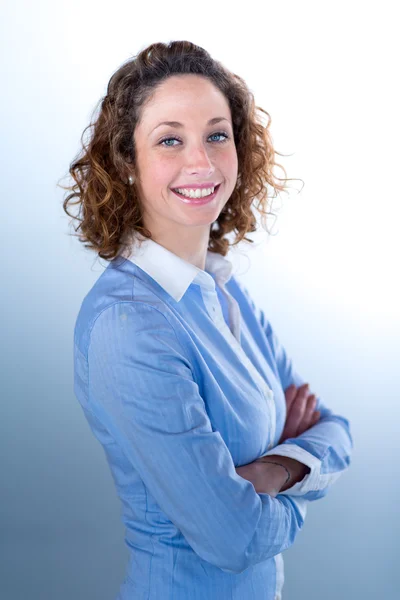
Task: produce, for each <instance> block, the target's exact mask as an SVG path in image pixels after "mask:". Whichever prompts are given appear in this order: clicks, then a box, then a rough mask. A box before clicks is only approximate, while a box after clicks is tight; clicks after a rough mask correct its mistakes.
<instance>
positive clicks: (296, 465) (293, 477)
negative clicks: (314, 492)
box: [257, 454, 311, 492]
mask: <svg viewBox="0 0 400 600" xmlns="http://www.w3.org/2000/svg"><path fill="white" fill-rule="evenodd" d="M257 460H259V461H261V462H264V463H267V462H270V463H272V464H274V463H279V464H280V465H281V467H278V466H277V467H276V469H277V470H278V468H280V471H282V476H281V481H282V485H281V487H280V490H279V491H281V492H284V491H285V490H287V489H288V488H290V487H292V486H293V485H295V484H296V483H298V482H300V481H302V480H303V479H304V477H305V476H306V475H307V474H308V473H310V472H311V469H310V467H308V466H307V465H305V464H303V463H301V462H299V461H298V460H296V459H294V458H290V457H289V456H280V455H279V454H269V455H267V456H262V457H261V458H260V459H257ZM282 467H283V468H282ZM285 469H287V471H286V470H285ZM287 472H289V474H290V478H288V476H287Z"/></svg>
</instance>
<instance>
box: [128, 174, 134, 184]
mask: <svg viewBox="0 0 400 600" xmlns="http://www.w3.org/2000/svg"><path fill="white" fill-rule="evenodd" d="M128 181H129V184H130V185H132V184H133V182H134V181H135V180H134V178H133V177H132V175H129V177H128Z"/></svg>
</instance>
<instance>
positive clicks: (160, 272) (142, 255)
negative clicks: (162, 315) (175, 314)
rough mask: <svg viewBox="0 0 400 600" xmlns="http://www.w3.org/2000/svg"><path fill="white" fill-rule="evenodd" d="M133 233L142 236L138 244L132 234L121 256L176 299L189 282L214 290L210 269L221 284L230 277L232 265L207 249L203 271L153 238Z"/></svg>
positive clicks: (178, 298) (179, 298) (181, 294)
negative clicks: (128, 249)
mask: <svg viewBox="0 0 400 600" xmlns="http://www.w3.org/2000/svg"><path fill="white" fill-rule="evenodd" d="M137 237H140V239H141V240H143V241H142V243H141V246H140V248H139V244H138V243H137V240H136V238H135V239H134V241H133V243H132V247H131V250H130V252H128V253H126V254H125V255H124V256H125V258H127V259H128V260H130V261H131V262H133V263H134V264H136V265H137V266H138V267H140V268H141V269H143V271H145V272H146V273H147V274H148V275H150V276H151V277H152V278H153V279H155V280H156V281H157V283H158V284H159V285H160V286H161V287H162V288H164V290H165V291H166V292H168V293H169V294H170V295H171V296H172V297H173V298H174V300H176V301H177V302H179V301H180V300H181V298H182V296H183V295H184V294H185V292H186V290H187V289H188V287H189V285H190V284H191V283H197V284H199V285H201V286H202V287H203V288H205V289H209V290H214V289H215V282H214V279H213V278H212V276H211V275H210V273H213V275H214V277H215V279H216V281H217V283H218V284H219V285H220V286H222V287H223V286H224V285H225V283H226V282H227V281H229V279H230V278H231V275H232V269H233V265H232V263H231V261H230V260H228V259H227V258H225V257H224V256H222V255H221V254H218V253H216V252H210V251H209V250H208V251H207V255H206V264H205V270H204V271H203V270H202V269H199V268H198V267H196V266H195V265H193V264H192V263H190V262H188V261H186V260H184V259H183V258H181V257H180V256H177V255H176V254H174V253H173V252H171V251H170V250H167V249H166V248H164V246H161V245H160V244H158V243H157V242H155V241H154V240H150V239H147V238H144V237H143V236H139V235H137ZM206 271H209V273H207V272H206Z"/></svg>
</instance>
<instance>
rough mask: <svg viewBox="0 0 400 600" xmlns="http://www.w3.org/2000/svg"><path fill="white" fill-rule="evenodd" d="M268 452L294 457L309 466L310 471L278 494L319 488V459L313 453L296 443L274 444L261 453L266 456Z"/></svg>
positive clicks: (300, 492)
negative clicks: (273, 446)
mask: <svg viewBox="0 0 400 600" xmlns="http://www.w3.org/2000/svg"><path fill="white" fill-rule="evenodd" d="M270 454H278V455H279V456H288V457H289V458H294V459H295V460H298V461H299V462H301V463H303V464H304V465H307V467H310V472H309V473H307V474H306V475H305V477H304V478H303V479H302V480H301V481H298V482H297V483H295V484H294V485H292V487H290V488H288V489H287V490H285V491H284V492H279V493H280V494H287V495H290V496H302V495H303V494H306V493H307V492H311V491H316V490H319V489H320V483H321V461H320V460H319V458H316V457H315V456H314V455H313V454H310V452H307V450H304V448H300V447H299V446H296V444H280V445H279V446H275V448H271V449H270V450H268V452H265V454H262V456H268V455H270ZM260 458H261V457H260Z"/></svg>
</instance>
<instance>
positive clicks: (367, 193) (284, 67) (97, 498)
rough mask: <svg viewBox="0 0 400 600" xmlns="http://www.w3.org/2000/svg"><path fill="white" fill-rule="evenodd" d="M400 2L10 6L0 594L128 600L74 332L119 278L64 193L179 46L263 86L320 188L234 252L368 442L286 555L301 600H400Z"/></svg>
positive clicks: (300, 165)
mask: <svg viewBox="0 0 400 600" xmlns="http://www.w3.org/2000/svg"><path fill="white" fill-rule="evenodd" d="M394 4H395V3H393V2H385V1H380V2H375V3H371V2H369V3H365V2H351V1H347V2H335V3H326V2H317V1H315V2H307V1H302V2H268V1H265V0H264V1H263V2H259V3H254V2H246V3H244V4H243V6H242V8H241V9H240V6H239V7H237V8H234V7H233V5H230V4H228V3H226V4H221V5H217V3H216V2H209V1H204V2H201V3H197V4H195V3H187V2H173V3H172V4H171V3H168V4H167V3H163V4H160V5H159V6H156V5H154V4H153V3H145V6H144V7H140V8H139V3H134V2H125V1H118V0H115V1H114V2H112V3H110V2H99V1H96V2H95V1H94V0H93V1H92V0H86V1H85V0H80V1H79V2H78V1H76V0H68V2H66V1H58V2H50V1H47V2H44V1H36V2H28V1H18V0H17V1H15V0H13V1H11V0H8V1H5V2H3V3H2V8H1V14H0V17H1V18H0V22H1V45H2V48H1V50H2V51H1V57H2V64H1V67H2V73H1V83H2V85H1V94H0V102H1V117H2V136H1V166H2V178H1V181H2V190H1V192H2V193H1V196H2V206H3V211H2V214H3V217H4V216H5V226H3V228H2V235H1V243H2V248H3V250H2V255H3V258H4V259H5V260H4V261H3V263H2V273H3V276H2V282H3V285H2V289H1V300H2V310H1V332H2V335H1V339H2V342H3V344H2V351H1V380H2V385H1V390H2V398H1V414H0V439H1V448H0V456H1V464H0V468H1V474H2V477H1V484H0V486H1V514H0V528H1V535H0V542H1V556H0V598H1V599H2V600H3V599H4V600H22V599H24V600H26V599H27V598H29V600H54V599H57V600H72V599H74V600H75V599H77V600H80V599H89V600H92V599H94V600H114V598H115V596H116V594H117V591H118V588H119V584H120V582H121V581H122V579H123V576H124V572H125V566H126V562H127V558H128V554H127V551H126V549H125V547H124V542H123V535H124V529H123V526H122V522H121V520H120V505H119V501H118V499H117V497H116V494H115V491H114V486H113V482H112V479H111V474H110V472H109V470H108V466H107V464H106V461H105V457H104V454H103V450H102V448H101V446H100V445H99V444H98V442H97V441H96V440H95V439H94V437H93V436H92V434H91V432H90V430H89V427H88V425H87V423H86V421H85V418H84V415H83V413H82V412H81V408H80V406H79V404H78V401H77V400H76V399H75V396H74V393H73V362H72V336H73V327H74V324H75V319H76V316H77V313H78V310H79V308H80V305H81V302H82V300H83V297H84V296H85V294H86V293H87V292H88V291H89V289H90V288H91V286H92V285H93V283H94V282H95V281H96V279H97V278H98V277H99V275H100V274H101V272H102V271H103V269H104V267H105V266H106V265H107V263H106V262H105V261H100V262H99V261H97V260H96V256H95V255H94V254H92V253H91V252H90V251H88V250H85V249H84V248H83V247H82V246H81V245H80V244H79V242H78V240H77V239H75V238H73V237H71V236H70V235H69V233H71V232H72V231H73V230H72V229H71V228H70V227H69V225H68V223H69V219H68V217H67V216H66V215H65V214H64V213H63V211H62V208H61V204H62V200H63V197H64V191H63V190H62V189H61V188H59V187H57V182H59V181H60V178H62V177H63V176H64V175H66V174H67V172H68V167H69V164H70V163H71V162H72V160H73V158H74V157H75V155H76V154H77V152H78V151H79V150H80V136H81V134H82V132H83V129H84V128H85V127H86V125H88V123H89V120H90V116H91V113H92V110H93V109H94V107H95V105H96V104H97V102H98V100H99V99H100V97H101V96H103V95H104V94H105V91H106V85H107V83H108V81H109V79H110V77H111V75H112V73H113V72H114V71H115V70H116V69H117V68H118V67H119V66H120V65H121V64H122V63H123V62H124V61H125V60H126V59H127V58H128V57H130V56H132V55H134V54H136V53H137V52H139V51H140V50H141V49H142V48H144V47H145V46H146V45H147V44H149V43H151V42H154V41H164V42H168V41H170V40H173V39H189V40H191V41H193V42H195V43H198V44H200V45H202V46H204V47H205V48H206V49H207V50H208V51H209V52H210V53H211V54H212V55H213V56H214V57H215V58H217V59H218V60H221V61H222V62H223V63H224V64H225V65H226V66H227V67H228V68H230V69H231V70H233V71H234V72H235V73H238V74H239V75H241V76H242V77H243V78H244V79H245V80H246V81H247V83H248V85H249V86H250V88H251V89H252V91H253V93H254V94H255V97H256V103H257V104H258V105H261V106H262V107H264V108H265V109H266V110H267V111H268V112H269V113H270V115H271V116H272V125H271V131H272V136H273V140H274V144H275V147H276V150H278V151H279V152H281V153H284V154H286V155H290V156H287V157H278V162H281V163H282V164H283V165H284V166H285V168H286V169H287V173H288V177H293V178H301V179H302V180H303V181H304V182H305V186H304V187H303V188H302V189H301V186H302V184H301V182H300V181H293V182H292V184H291V185H292V190H291V192H290V195H286V194H283V195H281V198H280V199H279V198H278V199H275V200H274V201H273V206H272V210H273V212H274V213H275V217H270V219H269V228H270V230H272V231H273V235H271V236H268V234H266V233H265V232H263V231H261V232H259V233H257V234H253V236H252V239H253V240H254V242H255V243H254V245H253V247H251V246H250V245H249V244H246V243H245V244H242V245H241V246H240V247H239V248H237V249H236V250H235V251H232V253H231V258H232V260H234V261H235V262H237V263H238V264H239V266H240V274H241V276H242V281H243V282H244V283H245V285H247V286H248V287H249V289H250V292H251V293H252V295H253V297H254V299H255V300H256V302H257V303H258V304H259V305H260V306H261V307H262V308H263V309H264V310H265V311H266V315H267V317H268V318H269V319H270V320H271V322H272V323H273V325H274V328H275V329H276V331H277V333H278V334H279V337H280V339H281V341H282V342H283V343H284V344H285V346H286V348H287V350H288V352H289V354H290V355H291V356H292V358H293V360H294V362H295V365H296V368H297V370H298V371H299V372H300V373H302V375H303V376H304V377H305V378H306V380H307V381H309V382H310V385H311V388H312V390H313V391H316V392H317V394H318V395H320V396H321V398H322V399H323V401H324V402H325V403H326V404H327V406H329V407H330V408H332V409H333V410H334V411H336V412H338V413H340V414H343V415H344V416H346V417H347V418H349V419H350V422H351V427H352V434H353V437H354V442H355V448H354V454H353V461H352V465H351V468H350V469H349V470H348V471H347V472H346V473H345V474H344V475H343V476H342V477H341V478H340V479H339V480H338V481H337V483H335V484H334V486H333V487H332V489H331V491H330V492H329V494H328V496H327V497H326V498H324V499H322V500H319V501H317V502H315V503H312V504H310V505H309V508H308V515H307V520H306V523H305V526H304V528H303V530H302V532H301V533H300V535H299V536H298V538H297V540H296V542H295V544H294V546H293V547H291V548H289V549H288V550H287V551H286V552H285V553H284V560H285V587H284V594H283V600H303V599H304V600H306V599H307V600H321V599H323V600H337V599H339V598H340V599H341V600H350V599H352V600H354V599H357V600H358V599H363V600H377V599H381V598H385V600H394V599H395V598H398V586H399V584H400V579H399V570H398V568H397V569H396V567H397V564H396V560H395V556H396V555H397V556H398V539H399V533H400V531H399V516H398V515H399V511H398V498H399V469H398V455H399V449H400V448H399V441H398V430H399V416H400V410H399V401H400V394H399V388H398V385H399V383H398V379H399V377H398V375H399V358H400V352H399V330H400V319H399V306H400V296H399V285H398V284H399V281H398V280H399V275H398V273H399V269H398V263H399V260H398V259H399V242H398V239H399V217H400V212H399V200H400V198H399V192H398V186H397V187H396V185H397V184H396V176H397V175H398V165H399V158H400V157H399V134H400V127H399V110H398V107H399V106H400V98H399V94H398V60H395V56H396V55H397V56H398V55H399V51H400V48H399V41H398V40H399V36H398V24H397V21H396V19H395V18H394V17H395V15H394V8H393V7H394ZM276 174H277V175H278V176H282V173H281V172H280V171H277V173H276ZM63 183H65V180H64V181H63ZM299 190H301V192H300V193H298V192H299ZM3 224H4V218H3ZM396 590H397V591H396ZM244 600H247V599H244Z"/></svg>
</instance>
